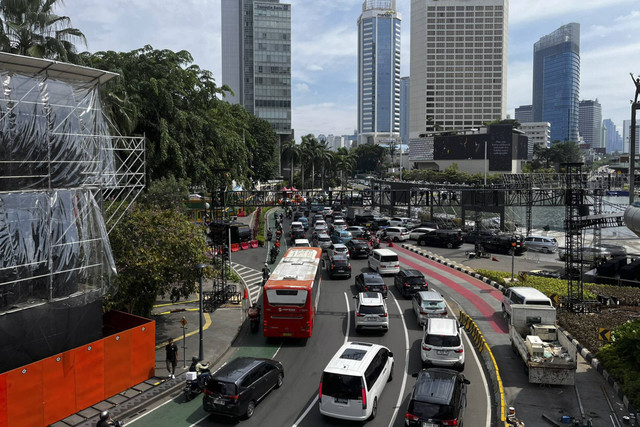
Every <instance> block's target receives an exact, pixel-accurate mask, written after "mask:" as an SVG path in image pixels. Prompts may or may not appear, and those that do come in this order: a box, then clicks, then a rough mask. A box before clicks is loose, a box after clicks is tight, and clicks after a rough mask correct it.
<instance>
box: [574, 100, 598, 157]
mask: <svg viewBox="0 0 640 427" xmlns="http://www.w3.org/2000/svg"><path fill="white" fill-rule="evenodd" d="M578 129H579V130H580V136H581V137H582V138H583V139H584V142H585V143H586V144H589V147H590V148H600V149H604V148H605V147H604V144H603V143H602V106H601V105H600V103H599V102H598V100H597V99H596V100H595V101H593V100H584V101H580V109H579V127H578Z"/></svg>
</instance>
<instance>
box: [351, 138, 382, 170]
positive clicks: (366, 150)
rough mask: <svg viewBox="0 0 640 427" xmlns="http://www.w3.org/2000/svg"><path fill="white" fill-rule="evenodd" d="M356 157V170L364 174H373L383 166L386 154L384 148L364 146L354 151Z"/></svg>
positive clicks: (370, 145) (371, 145)
mask: <svg viewBox="0 0 640 427" xmlns="http://www.w3.org/2000/svg"><path fill="white" fill-rule="evenodd" d="M352 153H353V155H354V156H355V157H356V169H357V170H359V171H362V172H373V171H375V170H376V168H377V167H378V166H379V165H380V164H382V159H383V158H384V156H385V154H386V150H385V148H384V147H381V146H379V145H375V144H362V145H359V146H357V147H356V148H354V149H353V150H352Z"/></svg>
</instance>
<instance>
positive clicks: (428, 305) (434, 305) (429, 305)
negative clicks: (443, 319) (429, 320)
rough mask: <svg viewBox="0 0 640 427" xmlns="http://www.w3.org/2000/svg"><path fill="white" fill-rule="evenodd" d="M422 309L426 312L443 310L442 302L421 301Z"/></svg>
mask: <svg viewBox="0 0 640 427" xmlns="http://www.w3.org/2000/svg"><path fill="white" fill-rule="evenodd" d="M422 308H425V309H428V310H436V309H442V310H444V308H445V305H444V301H422Z"/></svg>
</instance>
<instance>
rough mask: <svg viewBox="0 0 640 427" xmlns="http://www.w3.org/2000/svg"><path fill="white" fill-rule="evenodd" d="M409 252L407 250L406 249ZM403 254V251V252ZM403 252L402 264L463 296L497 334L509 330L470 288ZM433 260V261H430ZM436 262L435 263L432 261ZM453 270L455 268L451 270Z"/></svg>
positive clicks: (466, 277) (466, 279)
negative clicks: (419, 262)
mask: <svg viewBox="0 0 640 427" xmlns="http://www.w3.org/2000/svg"><path fill="white" fill-rule="evenodd" d="M395 249H396V250H398V249H399V248H397V247H396V248H395ZM402 252H404V250H402ZM407 252H409V251H407ZM403 254H404V253H403ZM403 254H401V256H400V258H401V261H402V263H403V264H405V265H407V266H409V267H411V268H415V269H417V270H419V271H421V272H422V273H426V274H427V275H428V276H431V277H433V278H434V279H436V280H438V281H439V282H441V283H443V284H445V285H446V286H447V287H449V288H450V289H451V290H453V291H455V292H457V293H458V294H459V295H460V296H461V297H463V298H464V299H466V300H467V301H468V302H469V303H471V304H473V306H474V307H475V308H476V309H477V310H478V311H479V312H480V314H481V315H482V316H484V318H485V320H486V321H487V322H489V324H490V325H491V327H492V328H493V330H494V331H495V332H496V333H498V334H506V333H508V332H509V330H508V329H507V328H506V326H505V323H504V322H502V321H500V322H497V321H496V320H495V318H496V316H495V314H496V311H495V310H494V309H493V308H492V307H491V306H490V305H489V304H488V303H487V302H486V301H485V300H483V299H482V297H479V296H478V295H477V294H475V293H474V292H472V291H471V290H469V289H467V288H465V287H463V286H461V285H459V284H457V283H456V282H454V281H453V280H451V279H449V278H448V277H445V276H443V275H441V274H439V273H436V272H435V271H433V270H429V269H427V268H426V267H423V266H421V265H419V264H416V263H414V262H413V261H411V260H410V259H409V258H406V257H404V256H402V255H403ZM423 260H424V261H428V260H426V258H421V259H420V261H423ZM432 262H433V261H432ZM428 264H431V262H428ZM434 264H437V263H434ZM453 271H455V270H453ZM464 276H465V277H460V278H461V279H463V280H465V281H467V282H468V283H471V282H470V281H469V279H470V277H469V276H467V275H464ZM476 287H478V288H480V289H484V288H482V287H480V286H476Z"/></svg>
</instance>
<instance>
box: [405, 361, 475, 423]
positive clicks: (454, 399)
mask: <svg viewBox="0 0 640 427" xmlns="http://www.w3.org/2000/svg"><path fill="white" fill-rule="evenodd" d="M413 376H414V377H417V378H418V379H417V381H416V385H415V386H413V391H412V392H411V399H410V400H409V406H408V407H407V412H406V415H405V425H408V426H418V427H419V426H423V425H425V424H427V425H449V426H454V425H455V426H457V425H462V422H463V418H464V411H465V408H466V406H467V385H468V384H470V382H469V380H468V379H466V378H465V377H464V375H463V374H461V373H460V372H457V371H454V370H452V369H443V368H430V369H423V370H422V371H420V372H419V373H417V374H414V375H413ZM445 423H446V424H445Z"/></svg>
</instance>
